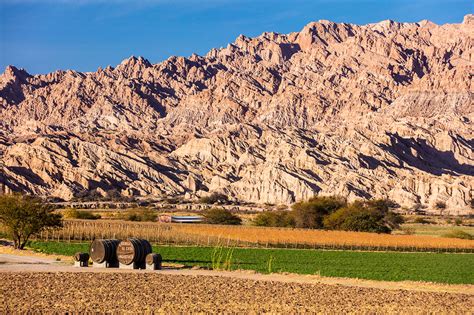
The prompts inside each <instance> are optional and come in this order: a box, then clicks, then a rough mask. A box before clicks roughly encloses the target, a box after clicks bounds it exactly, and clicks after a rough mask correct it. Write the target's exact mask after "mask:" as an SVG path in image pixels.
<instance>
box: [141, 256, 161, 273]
mask: <svg viewBox="0 0 474 315" xmlns="http://www.w3.org/2000/svg"><path fill="white" fill-rule="evenodd" d="M162 260H163V259H162V258H161V255H160V254H153V253H150V254H148V255H146V259H145V261H146V269H150V270H160V269H161V261H162Z"/></svg>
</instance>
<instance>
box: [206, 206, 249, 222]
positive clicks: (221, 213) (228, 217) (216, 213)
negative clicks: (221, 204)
mask: <svg viewBox="0 0 474 315" xmlns="http://www.w3.org/2000/svg"><path fill="white" fill-rule="evenodd" d="M204 218H205V222H206V223H209V224H226V225H240V224H241V223H242V219H241V218H240V217H238V216H237V215H235V214H233V213H231V212H230V211H229V210H226V209H220V208H212V209H209V210H206V211H205V212H204Z"/></svg>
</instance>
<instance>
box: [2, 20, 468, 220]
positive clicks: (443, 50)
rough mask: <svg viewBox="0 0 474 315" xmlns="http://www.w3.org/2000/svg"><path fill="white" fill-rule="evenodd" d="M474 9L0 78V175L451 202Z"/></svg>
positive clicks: (151, 189) (241, 194)
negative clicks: (185, 54) (450, 18)
mask: <svg viewBox="0 0 474 315" xmlns="http://www.w3.org/2000/svg"><path fill="white" fill-rule="evenodd" d="M473 35H474V17H473V16H472V15H468V16H466V17H465V19H464V21H463V22H462V23H460V24H446V25H436V24H434V23H431V22H429V21H421V22H419V23H397V22H393V21H383V22H380V23H376V24H368V25H364V26H359V25H353V24H345V23H343V24H337V23H332V22H329V21H319V22H314V23H310V24H308V25H307V26H305V27H304V28H303V30H302V31H301V32H297V33H291V34H288V35H282V34H276V33H264V34H262V35H261V36H259V37H256V38H248V37H245V36H243V35H241V36H239V37H238V38H237V39H236V41H235V42H234V43H232V44H229V45H228V46H227V47H226V48H221V49H213V50H211V51H210V52H209V53H208V54H207V55H206V56H197V55H192V56H190V57H189V58H182V57H170V58H169V59H167V60H165V61H163V62H161V63H159V64H154V65H153V64H151V63H150V62H148V61H147V60H145V59H143V58H141V57H140V58H135V57H131V58H129V59H127V60H124V61H123V62H122V63H121V64H120V65H118V66H117V67H116V68H112V67H107V68H105V69H98V70H97V71H96V72H90V73H80V72H76V71H70V70H68V71H56V72H53V73H50V74H46V75H30V74H28V73H27V72H26V71H25V70H22V69H17V68H15V67H13V66H10V67H8V68H7V69H6V70H5V72H4V73H3V74H2V75H0V170H1V172H0V183H1V184H2V185H0V187H2V190H14V191H15V190H21V191H26V192H30V193H35V194H39V195H49V196H57V197H60V198H63V199H66V200H67V199H70V198H72V197H73V196H74V195H75V194H77V193H79V192H81V191H84V190H92V189H96V188H100V191H107V190H110V189H116V190H118V191H120V192H122V193H123V194H125V195H137V196H165V195H166V196H170V195H186V196H191V197H192V196H200V195H203V194H207V193H208V192H210V191H219V192H224V193H226V194H227V195H229V196H231V197H232V198H234V199H237V200H242V201H252V202H257V203H291V202H294V201H296V200H300V199H305V198H308V197H311V196H313V195H315V194H341V195H344V196H347V197H348V198H349V199H355V198H372V197H389V198H391V199H393V200H394V201H396V202H398V203H400V204H401V205H402V206H406V207H411V206H413V205H414V204H425V205H428V206H432V205H434V204H435V203H436V202H438V201H443V202H446V204H447V206H448V208H449V209H451V210H452V211H456V212H457V213H469V212H470V211H472V210H470V203H471V200H472V198H473V197H474V196H473V194H474V193H473V187H474V153H473V147H474V138H473V134H474V131H473V123H472V122H473V121H474V102H473V93H474V86H473V68H474V67H473V65H474V39H473Z"/></svg>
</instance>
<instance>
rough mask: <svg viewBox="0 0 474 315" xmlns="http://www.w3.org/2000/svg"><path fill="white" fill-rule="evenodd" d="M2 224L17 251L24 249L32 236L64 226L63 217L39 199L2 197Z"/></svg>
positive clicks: (0, 219)
mask: <svg viewBox="0 0 474 315" xmlns="http://www.w3.org/2000/svg"><path fill="white" fill-rule="evenodd" d="M0 222H1V223H2V224H3V225H5V226H6V227H7V229H8V231H9V234H10V236H11V237H12V239H13V242H14V246H15V248H17V249H23V248H24V247H25V245H26V242H27V241H28V239H29V238H30V236H31V235H34V234H36V233H39V232H41V231H43V230H45V229H48V228H55V227H61V226H62V217H61V215H60V214H57V213H54V212H53V208H52V206H51V205H48V204H46V203H44V202H43V201H42V200H41V199H39V198H34V197H30V196H22V195H0Z"/></svg>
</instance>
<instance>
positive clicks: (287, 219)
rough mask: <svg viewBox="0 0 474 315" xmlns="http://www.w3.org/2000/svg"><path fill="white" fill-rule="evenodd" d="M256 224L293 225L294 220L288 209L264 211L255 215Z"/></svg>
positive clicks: (254, 222)
mask: <svg viewBox="0 0 474 315" xmlns="http://www.w3.org/2000/svg"><path fill="white" fill-rule="evenodd" d="M253 224H254V225H256V226H273V227H295V220H294V218H293V215H292V213H291V212H290V211H285V210H280V211H264V212H261V213H259V214H257V215H256V216H255V218H254V219H253Z"/></svg>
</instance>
